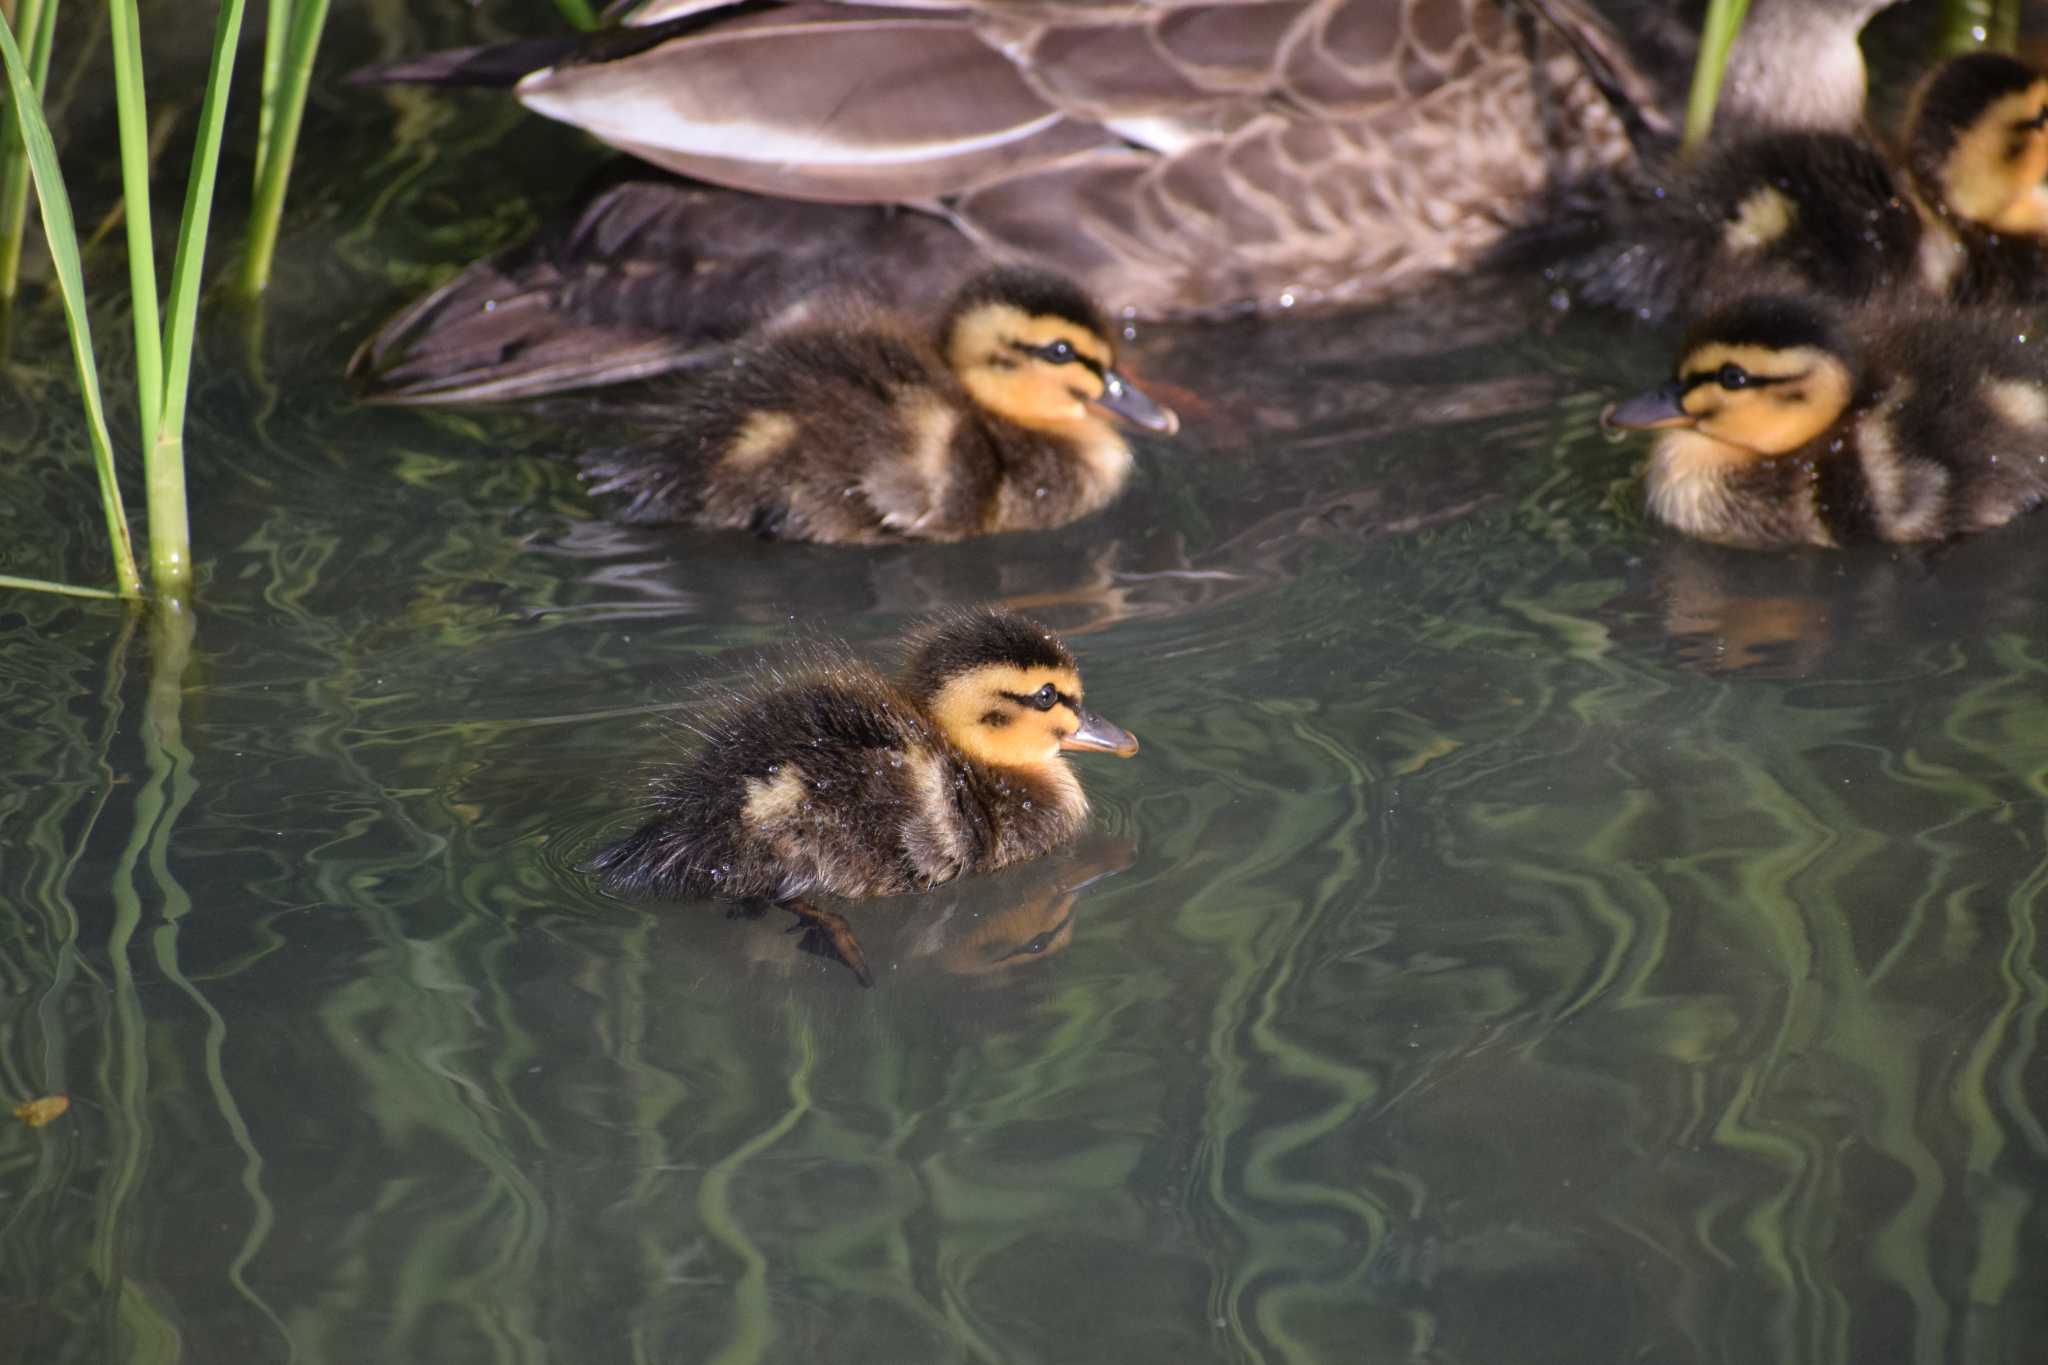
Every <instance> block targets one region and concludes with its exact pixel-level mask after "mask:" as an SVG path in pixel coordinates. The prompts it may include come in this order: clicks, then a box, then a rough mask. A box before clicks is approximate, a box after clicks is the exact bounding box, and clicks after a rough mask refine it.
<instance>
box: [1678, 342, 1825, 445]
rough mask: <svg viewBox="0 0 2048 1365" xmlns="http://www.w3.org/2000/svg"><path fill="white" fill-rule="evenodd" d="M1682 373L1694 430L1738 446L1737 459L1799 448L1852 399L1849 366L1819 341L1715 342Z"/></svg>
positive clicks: (1686, 363) (1699, 352)
mask: <svg viewBox="0 0 2048 1365" xmlns="http://www.w3.org/2000/svg"><path fill="white" fill-rule="evenodd" d="M1678 373H1679V377H1680V378H1681V379H1683V380H1685V381H1686V382H1687V384H1688V388H1687V389H1686V394H1685V398H1684V400H1683V405H1684V407H1685V411H1686V413H1687V415H1688V416H1690V417H1691V418H1692V427H1693V430H1694V431H1696V432H1698V433H1699V434H1700V435H1702V436H1706V437H1710V438H1712V439H1713V440H1715V441H1717V442H1719V443H1721V444H1722V445H1725V446H1728V447H1730V448H1731V449H1730V452H1729V454H1728V456H1727V457H1726V458H1728V459H1730V460H1734V461H1740V460H1743V459H1761V458H1764V457H1766V456H1771V455H1784V454H1787V453H1788V452H1790V451H1794V450H1797V449H1799V447H1801V446H1803V445H1805V444H1806V443H1807V442H1808V441H1811V440H1813V439H1814V438H1815V437H1816V436H1819V435H1820V434H1821V433H1822V432H1824V431H1826V430H1827V429H1828V428H1829V427H1830V426H1833V425H1834V423H1835V422H1836V420H1837V419H1839V418H1840V417H1841V415H1842V413H1843V412H1844V411H1846V410H1847V408H1848V406H1849V398H1850V390H1851V384H1850V379H1849V370H1848V367H1847V366H1846V365H1844V364H1843V363H1842V362H1841V360H1839V359H1838V358H1837V357H1835V356H1833V355H1830V354H1829V353H1828V352H1826V351H1824V350H1821V349H1820V348H1818V347H1815V346H1792V347H1786V348H1784V349H1773V348H1771V347H1768V346H1729V345H1724V344H1722V343H1720V342H1714V343H1711V344H1709V345H1705V346H1701V347H1699V348H1698V349H1697V350H1695V351H1694V352H1693V353H1692V354H1691V355H1688V356H1687V357H1686V358H1685V361H1684V363H1683V364H1681V365H1680V366H1679V367H1678ZM1728 381H1736V382H1734V383H1732V384H1731V383H1730V382H1728Z"/></svg>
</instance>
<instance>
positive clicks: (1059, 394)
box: [585, 268, 1180, 544]
mask: <svg viewBox="0 0 2048 1365" xmlns="http://www.w3.org/2000/svg"><path fill="white" fill-rule="evenodd" d="M1109 335H1110V332H1109V328H1108V326H1107V325H1106V324H1105V323H1104V322H1103V319H1102V315H1101V314H1100V312H1098V311H1097V309H1096V308H1095V305H1094V304H1093V303H1092V302H1090V300H1089V299H1088V298H1087V296H1086V295H1084V294H1082V293H1081V291H1080V290H1079V289H1077V288H1075V287H1074V286H1073V285H1072V284H1070V283H1068V282H1067V281H1066V280H1064V279H1061V278H1060V277H1059V276H1057V275H1049V274H1045V273H1042V272H1040V271H1034V270H1023V269H1016V268H1008V269H999V270H993V271H989V272H986V273H984V274H982V275H980V276H977V277H976V278H975V279H973V280H971V281H969V282H968V283H967V284H966V285H965V286H964V287H963V288H962V289H961V290H960V292H959V293H958V294H957V295H955V296H954V299H953V302H952V305H951V306H950V307H949V308H948V309H947V311H946V314H945V317H944V319H943V320H942V321H941V323H940V324H939V327H938V329H937V332H936V335H934V336H932V337H929V338H927V337H926V336H923V335H920V334H919V333H918V332H916V331H914V330H912V329H911V328H910V327H909V326H907V325H905V324H903V323H901V322H899V321H897V320H895V319H891V318H886V317H884V318H878V319H874V320H871V321H868V322H866V323H864V324H862V325H859V326H848V327H836V326H832V325H828V324H818V325H814V326H810V327H802V328H797V329H793V330H791V331H788V332H784V333H781V334H779V335H776V336H773V337H771V338H769V339H767V340H765V341H762V342H759V343H756V344H753V345H750V346H743V347H740V348H738V349H736V350H735V351H734V352H733V354H732V356H731V359H730V363H728V364H726V365H723V366H721V367H720V368H718V369H716V370H714V371H712V372H711V373H710V374H708V375H706V376H704V377H703V378H702V379H701V380H698V381H696V382H693V383H689V384H687V385H685V386H684V387H683V389H682V390H681V392H680V394H679V395H678V396H677V398H676V400H675V402H674V404H673V406H672V407H670V408H668V409H667V410H665V411H664V413H663V418H662V420H663V422H664V425H665V427H666V428H668V431H667V432H666V433H665V434H664V435H663V436H662V438H660V439H659V440H656V441H648V442H645V443H643V444H640V445H637V446H634V447H631V448H628V449H626V450H622V451H613V452H607V453H605V454H602V455H596V456H592V457H590V458H588V459H586V461H585V468H586V470H587V472H588V474H589V476H590V477H591V478H592V479H593V480H594V481H595V482H594V487H595V489H596V491H597V492H600V493H625V494H628V495H630V501H629V502H628V503H627V504H626V506H625V507H624V508H623V509H622V510H621V511H620V512H618V513H617V515H618V517H619V519H620V520H622V521H629V522H687V523H689V524H691V525H694V526H705V527H737V528H744V529H747V530H751V531H754V532H756V533H758V534H761V535H765V536H772V537H777V538H781V539H787V540H815V541H830V542H838V543H842V544H874V543H878V542H888V541H904V540H961V539H964V538H965V537H967V536H974V535H983V534H987V533H989V532H994V531H1024V530H1044V529H1048V528H1050V527H1054V526H1064V525H1066V524H1067V523H1068V522H1070V521H1073V520H1075V519H1076V518H1078V517H1083V516H1086V515H1088V514H1089V513H1090V512H1093V511H1096V510H1097V509H1099V508H1101V507H1103V506H1104V505H1106V504H1107V503H1108V502H1110V501H1111V500H1112V499H1113V498H1115V497H1116V495H1117V494H1118V493H1120V492H1122V491H1123V486H1124V482H1125V480H1126V479H1128V478H1129V477H1130V472H1131V448H1130V446H1129V445H1128V444H1126V443H1125V441H1124V438H1123V436H1122V435H1121V434H1120V433H1119V432H1118V431H1117V430H1116V428H1115V427H1113V426H1112V425H1111V424H1110V421H1109V418H1110V417H1116V418H1121V419H1122V420H1124V421H1126V422H1130V423H1133V424H1135V425H1138V426H1141V427H1144V428H1146V429H1147V430H1150V431H1157V432H1162V433H1171V432H1173V431H1175V430H1176V429H1178V427H1179V425H1180V423H1179V419H1178V418H1176V417H1175V416H1174V414H1173V412H1172V410H1171V409H1168V408H1165V407H1161V406H1160V405H1159V404H1157V403H1155V402H1153V401H1152V400H1151V399H1150V398H1148V397H1146V396H1145V394H1144V393H1143V392H1142V391H1141V390H1140V389H1139V388H1138V387H1137V386H1136V385H1135V384H1133V383H1131V381H1130V380H1128V379H1126V378H1125V377H1124V376H1122V375H1121V374H1119V373H1117V371H1116V369H1115V368H1114V367H1115V364H1116V350H1115V347H1114V346H1113V345H1112V344H1111V342H1110V341H1109Z"/></svg>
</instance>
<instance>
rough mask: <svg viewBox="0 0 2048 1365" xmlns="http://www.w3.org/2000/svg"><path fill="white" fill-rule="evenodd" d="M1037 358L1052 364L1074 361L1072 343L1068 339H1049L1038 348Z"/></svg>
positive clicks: (1069, 363) (1071, 362)
mask: <svg viewBox="0 0 2048 1365" xmlns="http://www.w3.org/2000/svg"><path fill="white" fill-rule="evenodd" d="M1038 358H1039V359H1040V360H1044V361H1047V362H1049V363H1051V364H1054V365H1071V364H1073V363H1074V358H1075V357H1074V344H1073V343H1072V342H1070V341H1050V342H1047V343H1046V344H1045V345H1043V346H1041V347H1039V348H1038Z"/></svg>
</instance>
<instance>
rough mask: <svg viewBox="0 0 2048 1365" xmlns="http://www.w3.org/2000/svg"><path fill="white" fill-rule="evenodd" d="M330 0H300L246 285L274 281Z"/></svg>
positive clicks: (254, 214)
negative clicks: (286, 197) (288, 186)
mask: <svg viewBox="0 0 2048 1365" xmlns="http://www.w3.org/2000/svg"><path fill="white" fill-rule="evenodd" d="M327 4H328V0H299V3H298V4H296V5H295V6H293V9H292V22H291V36H290V38H289V40H288V41H287V43H286V45H285V54H284V69H283V71H282V72H280V73H279V77H278V84H277V89H276V91H275V92H274V93H275V95H276V99H275V102H274V103H275V117H274V118H273V119H272V121H271V124H270V136H269V138H268V139H266V144H265V147H264V150H263V151H262V152H261V154H260V159H261V161H262V163H263V178H262V181H261V182H260V183H259V184H258V185H257V186H256V203H255V205H254V207H252V208H251V209H250V211H249V244H248V248H247V250H246V252H245V253H244V255H243V257H242V277H241V290H242V292H243V293H244V294H258V293H261V292H262V291H263V289H264V287H265V286H266V285H268V284H269V283H270V264H271V260H272V258H273V257H275V256H276V254H277V231H278V224H279V221H280V220H281V219H282V218H283V216H284V191H285V184H286V182H287V181H288V180H289V179H290V178H291V173H292V155H293V152H294V150H295V149H296V147H297V145H298V141H299V124H300V121H301V120H302V119H303V118H304V116H305V112H306V92H307V89H308V88H309V86H310V85H311V83H312V76H313V54H314V53H315V52H317V51H318V50H319V47H320V33H321V30H322V29H324V28H325V27H326V25H327Z"/></svg>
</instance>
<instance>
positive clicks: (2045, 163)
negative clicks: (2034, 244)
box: [1940, 79, 2048, 234]
mask: <svg viewBox="0 0 2048 1365" xmlns="http://www.w3.org/2000/svg"><path fill="white" fill-rule="evenodd" d="M2043 110H2048V79H2044V80H2039V81H2035V82H2034V83H2033V84H2032V85H2030V86H2028V87H2027V88H2026V89H2025V90H2019V91H2015V92H2013V93H2012V94H2010V95H2007V96H2006V97H2005V98H2003V99H2001V100H1997V101H1995V102H1994V103H1993V104H1992V105H1991V107H1990V108H1989V109H1986V110H1985V111H1984V112H1983V113H1982V114H1981V115H1979V116H1978V118H1977V121H1976V122H1975V123H1973V124H1971V125H1970V126H1969V127H1968V128H1965V129H1963V130H1962V131H1961V132H1960V133H1959V134H1957V136H1956V144H1955V147H1954V148H1953V149H1952V150H1951V151H1950V152H1949V154H1948V159H1947V160H1946V161H1944V162H1942V164H1941V173H1940V174H1941V191H1942V199H1943V200H1944V201H1945V202H1946V203H1947V205H1948V208H1949V211H1950V212H1952V213H1954V214H1955V215H1956V216H1957V217H1959V218H1966V219H1969V220H1970V221H1971V222H1974V223H1981V224H1982V225H1984V226H1985V227H1988V228H1990V229H1991V230H1992V231H1994V232H2011V233H2023V234H2024V233H2040V232H2048V193H2044V192H2043V190H2042V186H2041V181H2042V179H2043V178H2044V177H2048V127H2044V126H2041V123H2040V120H2041V115H2042V112H2043Z"/></svg>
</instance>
